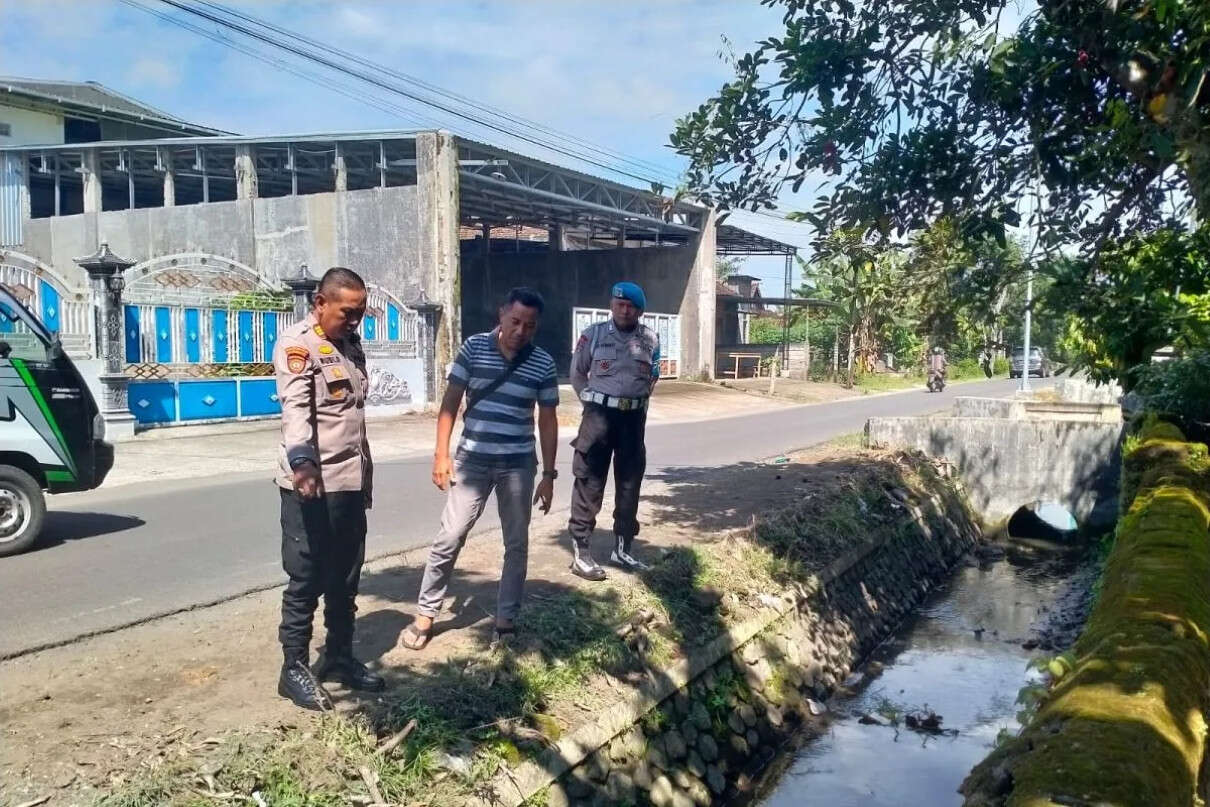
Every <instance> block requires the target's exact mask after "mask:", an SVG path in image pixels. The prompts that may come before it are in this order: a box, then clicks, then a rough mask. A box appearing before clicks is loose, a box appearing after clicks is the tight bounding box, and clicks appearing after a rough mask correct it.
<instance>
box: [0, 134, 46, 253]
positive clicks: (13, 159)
mask: <svg viewBox="0 0 1210 807" xmlns="http://www.w3.org/2000/svg"><path fill="white" fill-rule="evenodd" d="M3 167H4V171H5V172H6V173H8V174H9V175H10V176H11V175H12V174H13V173H16V174H18V175H20V177H21V183H20V185H18V191H17V193H18V196H20V212H21V221H22V222H26V221H29V220H30V219H31V218H33V208H32V201H31V199H30V193H29V180H30V174H31V173H32V172H31V171H30V170H29V160H27V159H26V158H25V155H24V154H6V155H4V166H3ZM58 190H59V171H58V167H57V163H56V168H55V192H56V193H58ZM55 202H56V204H55V215H56V216H57V215H59V206H58V198H57V197H56V199H55ZM22 226H23V227H24V225H22ZM22 241H24V237H23V238H22ZM10 246H11V245H10Z"/></svg>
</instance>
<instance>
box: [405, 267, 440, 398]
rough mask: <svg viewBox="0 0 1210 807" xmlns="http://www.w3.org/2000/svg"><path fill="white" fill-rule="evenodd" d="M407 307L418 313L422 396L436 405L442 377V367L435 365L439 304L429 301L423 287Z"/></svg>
mask: <svg viewBox="0 0 1210 807" xmlns="http://www.w3.org/2000/svg"><path fill="white" fill-rule="evenodd" d="M408 308H411V309H412V310H413V311H415V312H416V313H417V314H419V315H420V322H419V325H420V328H419V330H420V332H419V333H418V334H416V336H417V337H418V338H419V339H420V344H419V345H418V347H419V348H420V357H421V359H422V360H423V361H424V398H425V400H426V401H428V403H430V404H432V405H436V404H437V403H438V401H437V388H438V386H439V384H438V379H443V378H444V374H443V373H442V369H443V368H440V367H437V366H436V365H437V326H438V324H440V321H441V304H440V303H434V302H433V301H431V300H430V299H429V298H428V296H427V295H426V294H425V293H424V289H421V290H420V295H419V296H418V297H417V298H416V302H414V303H410V304H409V305H408Z"/></svg>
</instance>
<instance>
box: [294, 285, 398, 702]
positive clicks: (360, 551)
mask: <svg viewBox="0 0 1210 807" xmlns="http://www.w3.org/2000/svg"><path fill="white" fill-rule="evenodd" d="M365 310H366V286H365V283H364V282H363V281H362V279H361V278H360V277H358V275H357V274H356V273H355V272H352V271H350V270H349V269H344V268H342V267H336V268H333V269H329V270H328V271H327V273H326V274H325V275H324V276H323V279H322V280H321V281H320V284H319V289H318V291H317V292H316V295H315V304H314V307H313V308H312V310H311V313H310V315H308V317H307V318H306V320H304V321H303V322H299V323H297V324H295V325H293V326H291V327H289V328H287V329H285V330H284V331H283V332H282V333H281V334H280V336H279V337H278V340H277V346H276V348H275V349H274V351H273V365H274V369H275V370H276V372H277V395H278V398H279V400H280V401H281V407H282V419H281V430H282V443H281V449H280V460H279V464H280V475H279V477H278V480H277V482H278V486H279V488H280V492H281V525H282V566H283V568H284V569H285V571H286V574H287V575H288V576H289V578H290V582H289V584H288V585H287V586H286V590H285V592H284V593H283V594H282V618H281V627H280V628H279V629H278V638H279V639H280V640H281V644H282V652H283V654H284V656H285V661H284V664H283V665H282V671H281V678H280V679H279V681H278V685H277V691H278V693H279V694H280V695H282V696H283V697H286V698H289V699H290V700H292V701H294V703H296V704H297V705H299V706H301V707H303V708H305V709H315V710H321V711H322V710H326V709H330V708H331V705H332V703H331V699H330V698H329V697H328V693H327V692H326V691H325V690H324V688H323V684H322V683H321V682H323V681H338V682H340V683H342V684H344V685H346V686H348V687H351V688H354V689H362V690H371V691H376V690H381V689H382V688H383V687H384V686H385V682H384V681H383V679H382V677H381V676H378V675H376V674H374V673H373V672H371V671H370V670H368V669H367V668H366V666H365V665H364V664H362V663H361V662H359V661H358V660H357V659H356V658H354V657H353V615H354V614H355V613H356V611H357V606H356V603H355V600H356V597H357V586H358V582H359V580H360V578H361V565H362V561H363V560H364V559H365V538H366V510H367V509H369V507H370V504H371V490H372V478H373V463H372V462H371V460H370V446H369V442H368V441H367V439H366V426H365V399H366V388H367V386H368V380H367V377H366V363H365V354H364V353H363V352H362V349H361V340H360V337H359V336H358V334H357V328H358V326H359V325H360V324H361V319H362V317H363V316H364V315H365ZM321 596H322V597H323V599H324V626H325V627H326V628H327V642H326V644H325V647H324V653H323V663H322V664H321V666H320V667H319V668H318V670H316V671H315V672H314V673H312V671H311V668H310V666H309V660H310V658H309V657H310V644H311V622H312V618H313V616H314V614H315V608H316V606H317V605H318V602H319V598H320V597H321Z"/></svg>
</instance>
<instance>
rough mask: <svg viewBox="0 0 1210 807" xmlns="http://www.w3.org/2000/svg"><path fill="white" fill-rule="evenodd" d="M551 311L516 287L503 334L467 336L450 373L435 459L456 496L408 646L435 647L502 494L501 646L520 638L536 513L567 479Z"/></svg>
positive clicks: (438, 477) (432, 555)
mask: <svg viewBox="0 0 1210 807" xmlns="http://www.w3.org/2000/svg"><path fill="white" fill-rule="evenodd" d="M543 307H544V303H543V301H542V296H541V295H540V294H538V293H537V292H536V291H533V290H532V289H526V288H517V289H513V290H512V291H511V292H509V294H508V297H507V299H505V301H504V303H503V305H501V306H500V309H499V324H498V325H497V326H496V328H495V329H494V330H492V331H491V332H490V333H481V334H476V335H475V336H472V337H470V338H469V339H467V340H466V342H464V343H463V345H462V349H461V350H459V351H458V357H457V358H456V359H455V360H454V364H453V367H452V368H451V369H450V374H449V379H448V380H449V387H448V388H447V389H446V392H445V397H444V398H443V399H442V401H441V412H440V414H439V415H438V418H437V451H436V455H435V457H434V458H433V484H434V485H436V486H437V487H438V488H440V489H441V490H448V491H449V497H448V498H447V499H446V503H445V511H444V512H443V513H442V514H441V529H440V531H439V532H438V533H437V539H436V540H435V541H434V542H433V547H432V549H431V550H430V552H429V560H428V564H427V565H426V566H425V569H424V579H423V581H422V582H421V584H420V598H419V608H418V611H419V613H418V615H417V617H416V620H415V621H414V622H413V623H412V624H411V625H409V626H408V628H407V630H405V631H404V633H403V638H402V639H401V642H402V644H403V645H404V647H408V648H410V649H413V650H419V649H421V648H423V647H424V646H425V645H426V644H428V640H429V635H430V634H431V632H432V629H433V619H434V618H435V617H436V616H437V614H438V612H439V611H440V610H441V603H442V601H443V600H444V599H445V590H446V587H447V586H448V584H449V579H450V575H451V574H452V573H453V570H454V563H455V561H457V559H458V553H459V552H460V551H461V549H462V545H463V544H464V543H466V536H467V534H468V533H469V532H470V531H471V528H472V527H474V526H475V522H476V521H478V519H479V516H480V515H481V514H482V513H483V508H484V506H485V505H486V504H487V497H488V496H489V495H491V492H492V491H493V490H495V492H496V505H497V507H498V508H499V511H500V526H501V528H502V530H503V533H504V568H503V569H501V571H500V593H499V597H498V601H497V603H496V629H495V632H494V636H493V641H495V640H498V639H499V638H500V637H501V636H504V635H506V634H509V633H512V632H513V622H514V620H515V619H516V618H517V612H518V611H519V610H520V609H521V594H522V591H523V590H524V588H525V572H526V566H527V564H528V561H529V521H530V515H531V512H532V507H533V505H534V504H537V503H538V502H539V501H541V502H542V512H544V513H549V512H550V504H551V499H552V498H553V496H554V481H555V477H556V476H557V475H558V474H557V473H556V471H555V449H556V446H557V443H558V437H559V422H558V419H557V418H556V416H555V407H557V406H558V404H559V387H558V382H557V381H556V378H555V362H554V359H552V358H551V357H550V354H549V353H547V352H546V351H545V350H543V349H542V348H540V347H536V346H535V345H534V344H533V338H534V334H535V333H536V332H537V330H538V320H539V318H540V317H541V315H542V309H543ZM463 395H465V396H466V399H467V404H466V412H465V414H464V415H463V425H462V439H461V441H460V442H459V444H458V452H457V455H456V456H455V458H454V459H453V461H451V459H450V435H451V434H452V433H453V430H454V422H455V421H456V419H457V417H458V409H459V407H460V406H461V404H462V398H463ZM535 404H536V405H537V409H538V435H539V437H540V438H541V444H542V481H541V482H539V483H538V485H537V493H536V494H535V492H534V478H535V476H536V475H537V456H536V454H535V445H534V442H535V441H534V406H535Z"/></svg>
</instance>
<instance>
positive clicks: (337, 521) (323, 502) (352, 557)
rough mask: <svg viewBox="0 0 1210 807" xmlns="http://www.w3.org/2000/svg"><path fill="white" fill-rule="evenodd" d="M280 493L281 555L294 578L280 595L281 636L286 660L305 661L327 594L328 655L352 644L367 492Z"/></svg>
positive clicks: (338, 652) (349, 648) (341, 651)
mask: <svg viewBox="0 0 1210 807" xmlns="http://www.w3.org/2000/svg"><path fill="white" fill-rule="evenodd" d="M278 490H280V491H281V533H282V540H281V559H282V568H283V569H285V570H286V574H287V575H289V576H290V582H289V583H288V584H287V585H286V590H285V592H284V593H283V594H282V602H281V627H280V628H278V631H277V636H278V639H280V640H281V644H282V651H283V652H284V653H285V655H286V659H287V661H290V660H293V659H296V658H297V659H304V660H305V659H306V658H307V655H308V649H309V647H310V645H311V620H312V617H313V615H314V614H315V608H316V606H317V605H318V604H319V598H320V596H322V597H323V598H324V627H326V628H327V629H328V640H327V645H326V654H327V655H328V656H329V657H331V656H333V655H339V654H341V653H347V652H349V651H351V650H352V647H353V615H354V614H356V613H357V604H356V599H357V586H358V584H359V583H360V581H361V564H362V562H363V561H364V560H365V552H366V509H365V494H364V493H362V492H361V491H357V490H355V491H334V492H328V493H325V494H324V495H323V496H321V497H319V498H318V499H310V500H306V499H303V498H302V497H300V496H299V495H298V494H297V493H296V492H295V491H293V490H286V489H285V488H278Z"/></svg>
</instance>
